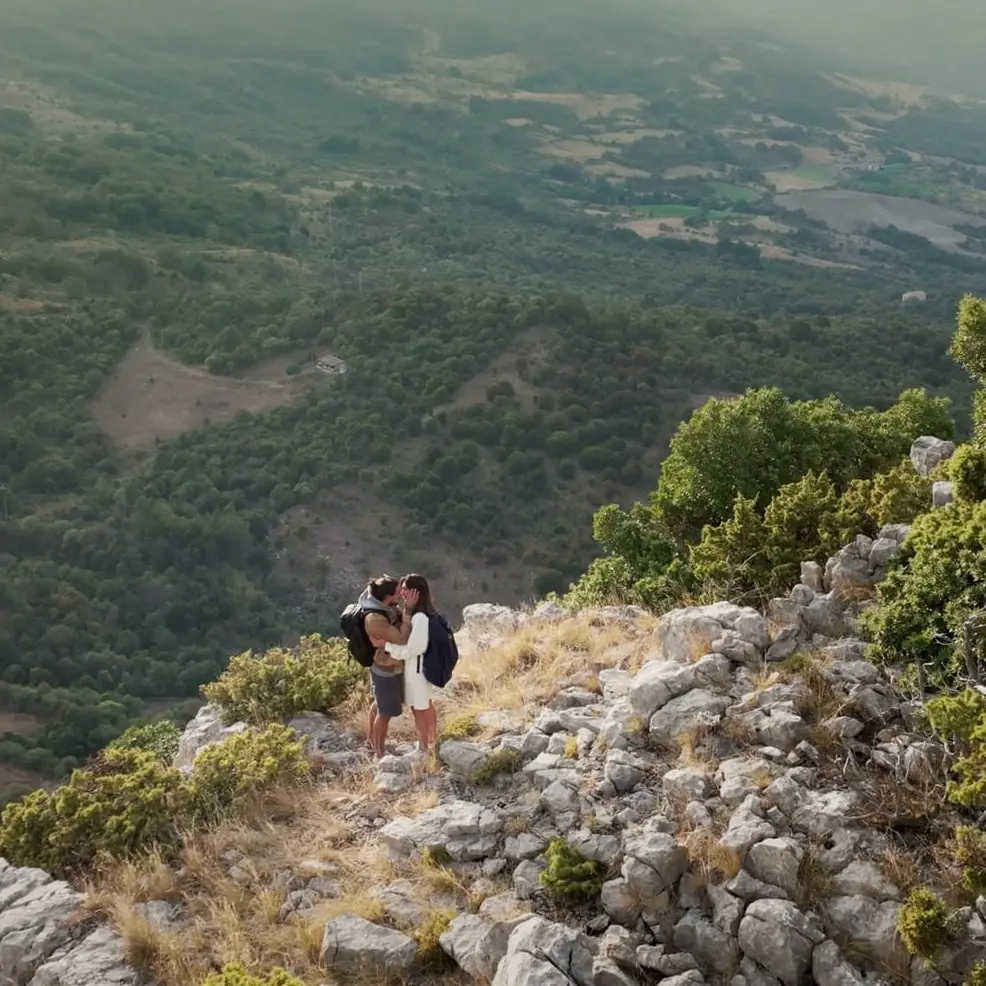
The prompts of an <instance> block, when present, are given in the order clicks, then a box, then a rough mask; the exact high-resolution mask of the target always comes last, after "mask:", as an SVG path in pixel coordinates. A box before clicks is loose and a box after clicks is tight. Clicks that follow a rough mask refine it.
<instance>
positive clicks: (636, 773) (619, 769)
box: [603, 750, 646, 793]
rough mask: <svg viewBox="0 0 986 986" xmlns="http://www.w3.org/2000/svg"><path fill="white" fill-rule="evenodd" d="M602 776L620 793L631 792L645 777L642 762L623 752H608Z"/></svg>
mask: <svg viewBox="0 0 986 986" xmlns="http://www.w3.org/2000/svg"><path fill="white" fill-rule="evenodd" d="M603 776H604V777H605V778H606V780H608V781H609V782H610V783H611V784H612V785H613V787H614V788H616V790H617V791H618V792H620V793H623V792H625V791H632V790H633V789H634V788H635V787H636V786H637V785H638V784H639V783H640V782H641V781H642V780H643V779H644V777H645V776H646V773H645V770H644V765H643V762H642V761H640V760H639V759H638V758H637V757H634V756H632V755H631V754H629V753H627V752H626V751H625V750H610V752H609V754H608V755H607V757H606V766H605V767H604V768H603Z"/></svg>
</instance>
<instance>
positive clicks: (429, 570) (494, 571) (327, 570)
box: [271, 483, 536, 629]
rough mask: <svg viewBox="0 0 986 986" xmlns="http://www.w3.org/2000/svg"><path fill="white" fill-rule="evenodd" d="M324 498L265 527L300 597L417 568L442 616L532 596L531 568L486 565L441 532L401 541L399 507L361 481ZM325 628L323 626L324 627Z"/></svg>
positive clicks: (330, 595)
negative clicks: (279, 542)
mask: <svg viewBox="0 0 986 986" xmlns="http://www.w3.org/2000/svg"><path fill="white" fill-rule="evenodd" d="M330 496H331V500H330V499H329V498H328V497H326V500H325V501H324V502H322V503H317V504H314V505H312V506H305V507H296V508H294V509H292V510H291V511H289V512H288V513H286V514H284V515H283V516H282V518H281V522H280V524H279V525H278V526H277V527H276V528H275V529H274V530H272V532H271V538H272V541H274V540H277V539H279V538H280V539H282V540H283V543H284V547H283V548H282V549H281V550H278V551H276V552H275V556H276V558H277V562H276V570H277V574H278V575H279V576H280V578H281V579H283V580H286V581H289V582H293V583H295V584H297V585H300V586H304V587H305V590H304V591H305V593H306V595H307V597H308V598H307V602H308V603H309V605H311V604H312V603H314V604H315V605H316V606H317V604H318V602H319V600H320V599H323V598H324V599H326V600H328V599H338V598H340V597H341V598H348V597H350V596H352V597H353V598H355V597H356V595H357V594H358V593H359V592H360V591H361V590H362V589H363V588H364V587H365V586H366V583H367V580H368V579H370V578H372V577H374V576H377V575H380V574H381V573H383V572H387V573H389V574H391V575H394V576H401V575H405V574H407V573H408V572H421V573H422V574H423V575H424V576H425V577H426V578H427V579H428V580H429V582H431V583H432V585H433V588H434V593H435V599H436V602H437V604H438V605H439V606H440V607H441V609H442V611H443V612H444V613H446V615H447V616H448V617H449V619H452V620H453V622H456V621H458V620H459V619H460V617H461V613H462V608H463V607H464V606H468V605H469V604H470V603H475V602H479V601H481V600H482V601H484V602H493V603H499V604H501V605H504V606H517V605H518V604H520V603H521V602H522V601H524V600H528V599H530V598H532V596H533V591H532V589H531V579H532V577H533V575H534V574H536V572H534V571H531V570H529V569H527V568H526V567H525V566H524V565H523V564H521V563H520V562H519V561H515V560H511V561H508V562H507V563H505V564H498V565H496V566H490V565H486V564H484V563H483V562H482V561H481V560H479V559H478V558H476V557H475V556H473V555H472V554H471V553H470V552H468V551H465V550H463V549H462V548H461V547H458V546H456V545H454V544H452V543H450V542H448V541H446V540H444V539H442V538H437V537H435V536H434V535H429V536H428V537H427V538H425V539H424V540H423V541H422V542H421V544H420V545H413V546H412V545H408V544H407V543H406V539H405V538H404V535H403V532H402V529H401V527H402V525H401V517H400V514H399V512H398V511H397V510H396V509H395V508H394V507H393V506H392V505H390V504H387V503H384V502H383V501H382V500H380V499H379V498H378V497H376V496H375V495H374V494H373V492H372V490H369V489H367V487H366V486H365V485H362V484H358V483H352V484H347V485H345V486H340V487H336V488H334V489H333V490H332V491H331V494H330ZM330 629H331V628H330Z"/></svg>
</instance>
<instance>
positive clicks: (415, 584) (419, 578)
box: [401, 573, 437, 616]
mask: <svg viewBox="0 0 986 986" xmlns="http://www.w3.org/2000/svg"><path fill="white" fill-rule="evenodd" d="M401 582H403V583H404V585H406V586H407V587H408V589H414V591H415V592H417V594H418V604H417V606H415V607H414V612H415V613H425V614H426V615H427V616H434V615H435V613H436V612H437V610H436V609H435V604H434V603H433V602H432V599H431V587H430V586H429V585H428V580H427V579H426V578H425V577H424V576H423V575H418V574H416V573H412V574H411V575H405V576H404V578H402V579H401Z"/></svg>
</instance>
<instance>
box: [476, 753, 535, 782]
mask: <svg viewBox="0 0 986 986" xmlns="http://www.w3.org/2000/svg"><path fill="white" fill-rule="evenodd" d="M523 762H524V759H523V757H521V755H520V751H519V750H511V749H508V748H507V747H503V748H502V749H499V750H495V751H494V752H493V753H491V754H490V755H489V756H488V757H487V758H486V759H485V760H484V761H483V762H482V763H481V764H480V765H479V766H478V767H477V768H476V769H475V770H474V771H473V774H472V782H473V784H479V785H485V784H492V783H493V781H494V780H495V779H496V778H497V777H498V776H499V775H500V774H515V773H516V772H517V771H518V770H520V768H521V765H522V764H523Z"/></svg>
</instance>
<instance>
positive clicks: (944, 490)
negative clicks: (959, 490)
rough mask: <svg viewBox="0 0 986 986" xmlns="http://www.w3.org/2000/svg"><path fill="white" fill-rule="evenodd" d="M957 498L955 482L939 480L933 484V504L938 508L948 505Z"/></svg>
mask: <svg viewBox="0 0 986 986" xmlns="http://www.w3.org/2000/svg"><path fill="white" fill-rule="evenodd" d="M954 499H955V484H954V483H949V482H945V481H942V480H939V481H938V482H935V483H932V484H931V505H932V507H934V508H935V509H936V510H938V509H941V508H942V507H947V506H948V505H949V504H950V503H952V501H953V500H954Z"/></svg>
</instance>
